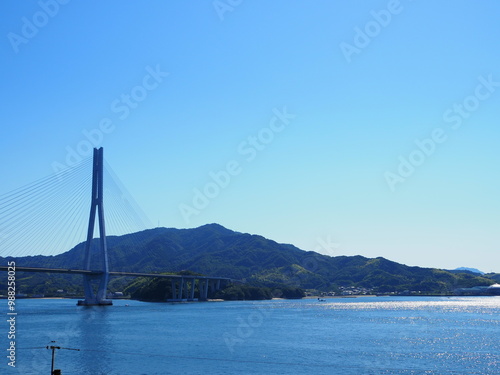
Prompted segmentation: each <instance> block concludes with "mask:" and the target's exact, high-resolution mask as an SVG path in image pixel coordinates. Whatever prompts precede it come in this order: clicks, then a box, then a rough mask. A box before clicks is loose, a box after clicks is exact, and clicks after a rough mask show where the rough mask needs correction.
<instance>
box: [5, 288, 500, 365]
mask: <svg viewBox="0 0 500 375" xmlns="http://www.w3.org/2000/svg"><path fill="white" fill-rule="evenodd" d="M3 301H4V302H2V300H0V313H2V309H3V310H4V313H3V314H4V317H5V319H3V325H2V326H0V328H1V331H2V332H4V334H3V335H2V334H0V343H2V346H3V347H4V348H2V349H4V353H8V350H7V349H9V345H10V341H11V340H9V339H8V337H7V333H8V330H9V323H8V322H7V319H8V316H7V312H8V310H7V301H6V300H3ZM16 303H17V305H16V308H17V310H16V312H17V316H16V327H15V329H16V335H15V336H16V337H15V348H16V350H15V354H16V358H15V359H16V361H15V365H16V367H15V368H13V367H11V366H8V362H9V359H8V358H7V355H4V356H2V357H3V359H2V363H0V374H36V375H39V374H47V375H49V374H50V366H51V355H52V351H51V350H50V349H47V347H50V346H58V347H61V349H56V351H55V368H56V369H61V370H62V374H63V375H69V374H78V375H86V374H89V375H90V374H93V375H95V374H103V375H104V374H116V375H128V374H130V375H132V374H134V375H140V374H148V375H153V374H329V375H330V374H356V375H358V374H498V373H500V356H499V354H500V352H499V350H500V297H451V298H448V297H362V298H332V299H327V300H326V301H318V300H315V299H303V300H272V301H240V302H201V303H177V304H172V303H146V302H138V301H127V300H115V301H114V305H113V306H106V307H80V306H76V301H75V300H69V299H59V300H57V299H54V300H48V299H47V300H33V299H32V300H29V299H25V300H17V301H16ZM2 304H3V305H4V306H3V307H2ZM1 336H3V337H1ZM53 341H55V342H53ZM71 349H78V351H77V350H71Z"/></svg>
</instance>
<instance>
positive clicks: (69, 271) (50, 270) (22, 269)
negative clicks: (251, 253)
mask: <svg viewBox="0 0 500 375" xmlns="http://www.w3.org/2000/svg"><path fill="white" fill-rule="evenodd" d="M9 269H11V267H5V266H0V271H8V270H9ZM16 272H44V273H67V274H77V275H100V274H102V273H103V271H92V270H90V271H89V270H75V269H65V268H40V267H18V266H16ZM109 276H130V277H161V278H167V279H199V280H225V281H237V280H233V279H230V278H227V277H211V276H194V275H163V274H157V273H141V272H139V273H137V272H121V271H110V272H109Z"/></svg>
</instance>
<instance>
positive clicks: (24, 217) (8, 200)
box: [0, 148, 232, 306]
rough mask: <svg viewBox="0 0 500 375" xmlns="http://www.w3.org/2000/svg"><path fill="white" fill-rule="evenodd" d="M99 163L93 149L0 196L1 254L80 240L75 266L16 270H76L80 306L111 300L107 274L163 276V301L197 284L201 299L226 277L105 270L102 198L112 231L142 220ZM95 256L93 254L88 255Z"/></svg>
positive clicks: (58, 247)
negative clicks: (67, 166) (167, 290)
mask: <svg viewBox="0 0 500 375" xmlns="http://www.w3.org/2000/svg"><path fill="white" fill-rule="evenodd" d="M104 164H105V163H104V158H103V149H102V148H99V149H94V155H93V159H92V162H91V163H90V162H89V161H88V160H87V161H86V162H82V163H81V164H79V165H78V166H75V167H74V168H71V170H68V171H66V172H63V173H62V174H60V175H53V176H50V177H47V178H45V179H41V180H38V181H36V182H34V183H32V184H30V185H28V186H25V187H23V188H20V189H18V190H15V191H13V192H11V193H8V194H5V195H3V196H1V197H0V256H1V257H4V258H5V257H11V258H16V257H22V256H33V255H38V254H43V255H54V254H58V253H61V252H63V251H65V250H68V249H70V248H71V247H72V246H74V245H76V244H78V243H80V242H83V241H84V243H85V245H84V247H83V261H82V264H81V268H79V269H75V268H71V269H68V268H61V267H27V266H23V265H20V264H16V272H43V273H59V274H77V275H82V277H83V287H84V293H85V299H84V300H81V301H79V302H78V304H79V305H84V306H90V305H111V304H112V302H111V300H108V299H107V291H108V283H109V278H110V277H113V276H128V277H160V278H168V279H170V280H171V286H172V295H171V298H170V299H169V300H172V301H179V300H195V289H198V298H197V299H198V300H206V299H207V298H208V292H209V289H210V290H212V291H213V290H217V289H219V288H220V287H221V283H227V282H230V281H232V280H231V279H229V278H223V277H205V276H191V275H162V274H156V273H151V272H147V270H145V271H144V272H127V271H123V270H122V271H111V270H110V266H109V261H108V249H107V237H106V229H107V228H106V225H107V224H108V221H107V220H105V215H104V197H105V196H106V199H107V200H106V202H107V203H106V204H108V200H109V201H110V203H111V204H110V205H109V207H111V210H110V216H109V217H110V218H111V219H112V220H111V222H112V223H113V232H114V233H115V234H127V233H131V232H133V231H137V230H141V229H145V228H146V226H147V224H146V221H147V219H146V218H145V215H141V211H140V209H138V207H137V206H136V205H135V204H134V201H133V199H130V197H129V196H128V193H127V192H126V189H125V188H124V187H123V186H122V185H121V183H120V182H119V180H118V179H117V178H116V176H114V174H113V173H112V171H111V169H110V168H107V167H105V165H104ZM89 167H91V169H92V171H91V173H89ZM105 178H106V185H105V184H104V180H105ZM89 186H91V192H90V194H89ZM89 195H90V215H89V214H88V212H89V211H88V203H89V199H88V198H89ZM134 206H135V207H134ZM107 207H108V206H107ZM85 229H86V230H85ZM85 234H86V235H85ZM83 236H85V237H84V238H83ZM96 236H97V237H96ZM94 237H96V238H95V239H94ZM96 245H97V249H95V247H96ZM33 252H34V253H35V254H33ZM96 255H97V259H93V257H95V256H96ZM145 256H147V254H145ZM8 269H9V267H7V266H6V265H1V266H0V271H8ZM196 285H197V288H196Z"/></svg>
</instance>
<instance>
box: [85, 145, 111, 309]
mask: <svg viewBox="0 0 500 375" xmlns="http://www.w3.org/2000/svg"><path fill="white" fill-rule="evenodd" d="M96 214H97V217H98V224H99V258H100V259H99V260H100V263H101V266H102V268H103V269H102V271H96V272H95V273H94V274H91V275H83V277H84V279H83V287H84V291H85V300H83V301H78V305H79V306H95V305H112V304H113V302H111V301H110V300H107V299H106V292H107V290H108V280H109V266H108V249H107V246H106V228H105V224H104V207H103V149H102V147H101V148H99V149H97V148H94V162H93V168H92V200H91V206H90V218H89V227H88V232H87V241H86V242H85V258H84V265H83V269H85V270H88V271H90V270H91V269H90V267H91V260H92V242H93V237H94V226H95V217H96ZM95 284H97V287H96V285H95Z"/></svg>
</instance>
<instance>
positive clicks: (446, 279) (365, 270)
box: [2, 224, 493, 293]
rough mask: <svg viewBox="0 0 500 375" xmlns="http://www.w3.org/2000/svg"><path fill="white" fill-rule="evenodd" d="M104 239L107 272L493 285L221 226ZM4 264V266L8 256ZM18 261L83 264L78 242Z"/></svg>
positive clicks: (58, 279) (28, 277)
mask: <svg viewBox="0 0 500 375" xmlns="http://www.w3.org/2000/svg"><path fill="white" fill-rule="evenodd" d="M94 243H95V244H96V243H97V240H95V241H94ZM107 243H108V253H109V265H110V270H113V271H130V272H145V271H147V272H178V271H182V270H189V271H192V272H197V273H200V274H204V275H209V276H221V277H229V278H233V279H239V280H246V281H247V282H249V283H252V284H254V285H258V286H271V287H272V286H274V285H283V284H285V285H289V286H298V287H301V288H305V289H316V290H322V291H330V290H339V288H340V287H349V286H353V287H364V288H371V289H373V291H375V292H381V293H383V292H393V291H396V292H398V291H401V292H402V291H405V290H412V291H421V292H423V293H449V292H451V291H452V290H453V289H456V288H462V287H473V286H478V285H489V284H492V283H493V280H491V279H487V278H483V277H478V276H475V275H472V274H467V273H463V272H460V273H452V272H448V271H444V270H438V269H432V268H420V267H409V266H405V265H403V264H399V263H396V262H392V261H390V260H387V259H384V258H375V259H369V258H365V257H362V256H338V257H329V256H326V255H321V254H318V253H316V252H312V251H304V250H301V249H299V248H297V247H295V246H293V245H287V244H279V243H277V242H275V241H272V240H269V239H266V238H264V237H262V236H258V235H250V234H246V233H239V232H234V231H231V230H229V229H227V228H224V227H222V226H221V225H218V224H208V225H204V226H201V227H199V228H194V229H174V228H155V229H149V230H145V231H142V232H137V233H132V234H127V235H124V236H109V237H108V241H107ZM94 251H95V249H94ZM2 262H3V263H4V264H6V263H5V262H6V260H5V259H4V260H2ZM16 264H17V266H32V267H58V268H82V264H83V244H79V245H77V246H76V247H75V248H73V249H71V250H70V251H68V252H66V253H63V254H60V255H56V256H48V257H47V256H34V257H23V258H17V259H16ZM93 267H95V268H97V267H99V262H98V257H97V254H95V255H94V256H93ZM75 280H76V281H75ZM129 280H130V279H129ZM80 284H81V281H80V278H79V277H78V276H68V275H52V276H47V275H44V274H28V273H26V274H24V275H22V273H20V274H19V283H18V289H21V291H23V289H24V290H25V293H35V292H37V293H43V292H46V291H47V290H54V288H65V289H67V290H73V291H74V292H75V293H79V292H81V287H80ZM3 285H5V284H3ZM121 287H123V282H121V281H120V279H118V280H117V279H115V278H113V281H112V282H111V284H110V289H113V288H116V289H118V290H119V288H121ZM50 288H52V289H50Z"/></svg>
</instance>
